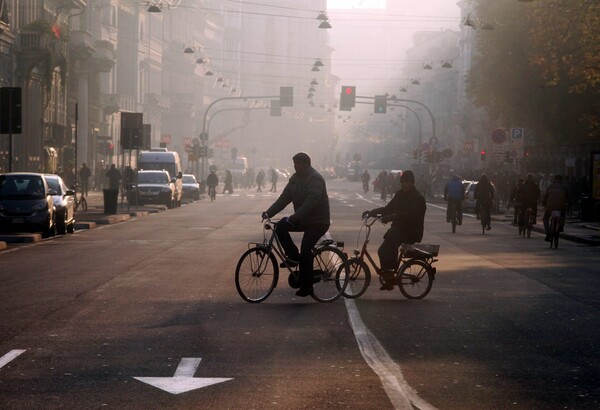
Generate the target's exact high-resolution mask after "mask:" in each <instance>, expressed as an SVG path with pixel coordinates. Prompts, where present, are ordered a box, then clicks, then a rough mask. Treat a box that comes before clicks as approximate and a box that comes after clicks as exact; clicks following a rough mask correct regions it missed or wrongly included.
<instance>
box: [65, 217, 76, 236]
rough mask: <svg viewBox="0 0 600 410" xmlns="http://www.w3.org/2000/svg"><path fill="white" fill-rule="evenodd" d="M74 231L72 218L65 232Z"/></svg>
mask: <svg viewBox="0 0 600 410" xmlns="http://www.w3.org/2000/svg"><path fill="white" fill-rule="evenodd" d="M74 232H75V219H73V220H72V221H71V223H70V224H68V225H67V233H74Z"/></svg>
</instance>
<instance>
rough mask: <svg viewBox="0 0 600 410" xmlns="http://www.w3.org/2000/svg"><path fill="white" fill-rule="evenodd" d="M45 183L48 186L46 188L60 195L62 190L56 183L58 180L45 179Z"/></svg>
mask: <svg viewBox="0 0 600 410" xmlns="http://www.w3.org/2000/svg"><path fill="white" fill-rule="evenodd" d="M46 183H47V184H48V188H50V189H53V190H55V191H56V193H57V194H59V195H62V194H63V193H64V192H62V189H61V188H60V184H59V183H58V179H56V178H46Z"/></svg>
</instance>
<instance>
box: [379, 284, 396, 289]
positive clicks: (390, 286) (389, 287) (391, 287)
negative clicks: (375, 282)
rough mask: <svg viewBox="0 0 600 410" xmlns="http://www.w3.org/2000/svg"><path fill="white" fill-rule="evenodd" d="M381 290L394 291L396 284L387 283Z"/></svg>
mask: <svg viewBox="0 0 600 410" xmlns="http://www.w3.org/2000/svg"><path fill="white" fill-rule="evenodd" d="M379 290H394V284H393V283H391V282H385V283H384V284H383V285H381V287H380V288H379Z"/></svg>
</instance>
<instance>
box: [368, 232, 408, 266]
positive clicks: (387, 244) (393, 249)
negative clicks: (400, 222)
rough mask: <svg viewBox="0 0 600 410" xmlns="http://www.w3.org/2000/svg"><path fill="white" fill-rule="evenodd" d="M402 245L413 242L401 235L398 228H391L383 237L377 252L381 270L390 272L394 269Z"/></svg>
mask: <svg viewBox="0 0 600 410" xmlns="http://www.w3.org/2000/svg"><path fill="white" fill-rule="evenodd" d="M403 243H407V244H412V243H414V241H411V240H410V239H409V238H406V235H403V234H402V232H401V231H400V230H399V229H398V228H395V227H393V226H392V227H391V228H390V229H388V231H387V232H386V233H385V235H383V243H382V244H381V246H380V247H379V249H378V250H377V254H378V255H379V262H380V263H381V270H384V271H386V270H387V271H391V270H394V269H395V268H396V264H397V263H398V249H399V248H400V245H402V244H403Z"/></svg>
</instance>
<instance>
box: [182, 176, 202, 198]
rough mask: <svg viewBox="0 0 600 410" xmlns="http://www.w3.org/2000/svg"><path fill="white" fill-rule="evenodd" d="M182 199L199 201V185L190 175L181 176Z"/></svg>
mask: <svg viewBox="0 0 600 410" xmlns="http://www.w3.org/2000/svg"><path fill="white" fill-rule="evenodd" d="M182 198H183V199H194V200H198V199H200V184H199V183H198V181H197V180H196V177H195V176H194V175H192V174H183V196H182Z"/></svg>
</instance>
